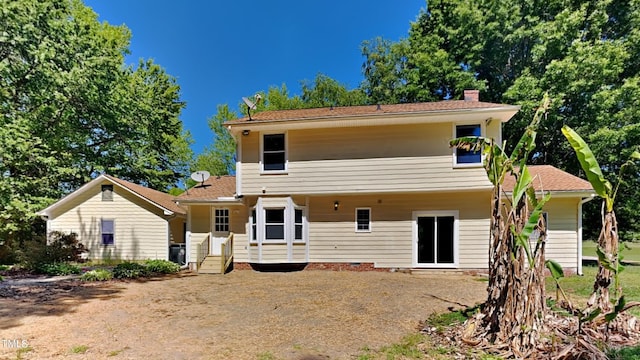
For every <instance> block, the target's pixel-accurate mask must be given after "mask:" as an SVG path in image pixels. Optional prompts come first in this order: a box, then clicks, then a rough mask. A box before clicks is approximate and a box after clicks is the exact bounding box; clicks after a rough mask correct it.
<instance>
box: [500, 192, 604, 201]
mask: <svg viewBox="0 0 640 360" xmlns="http://www.w3.org/2000/svg"><path fill="white" fill-rule="evenodd" d="M544 193H545V194H551V198H552V199H554V198H555V199H558V198H563V199H566V198H589V200H591V199H593V198H594V197H595V195H596V194H595V193H593V192H589V191H567V190H545V191H544ZM512 194H513V192H511V191H510V192H504V193H503V195H502V197H508V196H511V195H512ZM539 194H541V192H540V191H536V195H539Z"/></svg>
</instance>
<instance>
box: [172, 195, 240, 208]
mask: <svg viewBox="0 0 640 360" xmlns="http://www.w3.org/2000/svg"><path fill="white" fill-rule="evenodd" d="M176 204H178V205H202V204H214V205H229V206H232V205H243V203H242V201H241V200H239V199H236V198H235V197H222V198H217V199H204V200H200V199H197V200H196V199H193V200H189V199H187V200H176Z"/></svg>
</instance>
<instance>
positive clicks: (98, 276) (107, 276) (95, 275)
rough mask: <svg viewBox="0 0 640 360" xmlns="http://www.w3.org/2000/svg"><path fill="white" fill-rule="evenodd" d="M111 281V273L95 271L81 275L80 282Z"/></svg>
mask: <svg viewBox="0 0 640 360" xmlns="http://www.w3.org/2000/svg"><path fill="white" fill-rule="evenodd" d="M111 279H113V273H112V272H111V271H109V270H107V269H95V270H91V271H87V272H86V273H84V274H82V276H81V277H80V280H82V281H107V280H111Z"/></svg>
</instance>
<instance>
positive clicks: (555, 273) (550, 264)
mask: <svg viewBox="0 0 640 360" xmlns="http://www.w3.org/2000/svg"><path fill="white" fill-rule="evenodd" d="M544 264H545V266H546V267H547V269H549V271H550V272H551V276H552V277H553V278H554V279H556V280H558V279H560V278H563V277H564V271H563V270H562V265H560V264H558V263H557V262H555V261H554V260H547V261H545V263H544Z"/></svg>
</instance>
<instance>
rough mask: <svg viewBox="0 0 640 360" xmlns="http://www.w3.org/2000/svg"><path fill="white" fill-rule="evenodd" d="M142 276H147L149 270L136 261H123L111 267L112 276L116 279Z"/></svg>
mask: <svg viewBox="0 0 640 360" xmlns="http://www.w3.org/2000/svg"><path fill="white" fill-rule="evenodd" d="M143 276H149V270H148V269H147V268H146V266H144V265H141V264H138V263H133V262H123V263H120V264H118V265H116V267H115V268H113V277H114V278H116V279H136V278H139V277H143Z"/></svg>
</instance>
